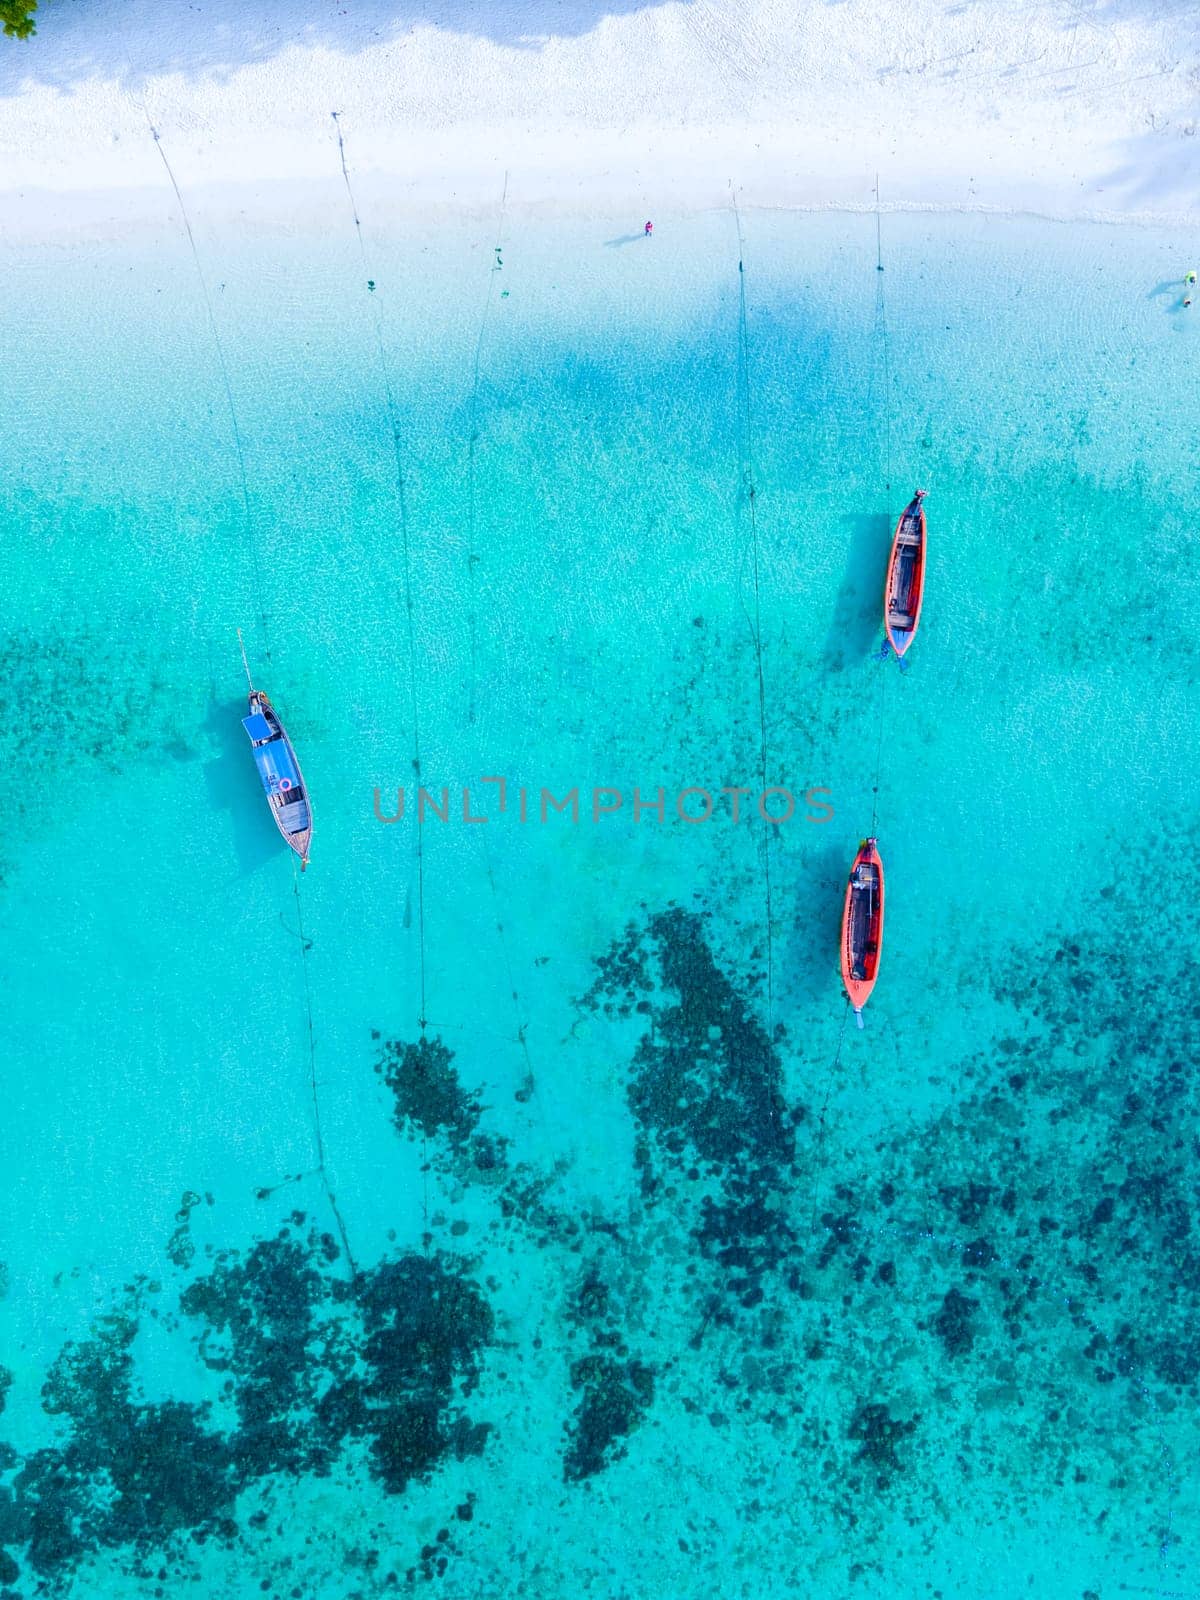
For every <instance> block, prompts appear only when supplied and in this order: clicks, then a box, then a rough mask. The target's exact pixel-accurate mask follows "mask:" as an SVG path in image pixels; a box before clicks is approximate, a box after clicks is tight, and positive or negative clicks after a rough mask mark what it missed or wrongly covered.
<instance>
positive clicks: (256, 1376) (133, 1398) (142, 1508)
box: [0, 1217, 493, 1591]
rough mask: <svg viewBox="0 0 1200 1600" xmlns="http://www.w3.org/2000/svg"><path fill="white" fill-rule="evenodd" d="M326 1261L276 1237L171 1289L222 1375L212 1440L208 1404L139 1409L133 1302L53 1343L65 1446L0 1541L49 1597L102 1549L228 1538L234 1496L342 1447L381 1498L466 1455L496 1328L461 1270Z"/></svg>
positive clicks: (39, 1475) (43, 1457)
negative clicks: (357, 1459)
mask: <svg viewBox="0 0 1200 1600" xmlns="http://www.w3.org/2000/svg"><path fill="white" fill-rule="evenodd" d="M302 1220H303V1218H302V1217H301V1218H300V1221H302ZM334 1261H336V1252H335V1254H334ZM332 1265H333V1263H332V1262H331V1260H330V1256H329V1252H328V1251H327V1249H326V1247H325V1240H324V1237H323V1236H320V1235H318V1234H316V1233H315V1232H314V1233H311V1234H310V1235H309V1236H308V1237H307V1239H304V1238H299V1237H297V1236H296V1235H295V1234H294V1233H292V1232H289V1231H288V1230H284V1231H283V1232H281V1233H280V1234H279V1235H278V1236H277V1237H276V1238H274V1239H269V1240H261V1241H259V1242H258V1243H256V1244H255V1245H254V1246H253V1247H252V1248H251V1249H250V1250H248V1251H246V1252H245V1253H238V1252H232V1251H230V1252H226V1253H225V1254H224V1255H223V1256H221V1257H220V1258H219V1259H218V1261H217V1262H216V1264H215V1265H214V1267H213V1268H212V1270H211V1271H210V1272H209V1273H208V1274H207V1275H206V1276H205V1277H203V1278H199V1279H197V1280H195V1281H194V1282H192V1283H191V1284H190V1285H189V1286H188V1287H187V1288H186V1289H185V1291H184V1293H183V1294H182V1296H181V1300H180V1309H181V1311H182V1312H183V1313H184V1315H185V1316H187V1317H190V1318H192V1319H194V1320H195V1322H196V1324H197V1325H198V1328H199V1337H198V1341H197V1351H198V1355H199V1357H200V1359H201V1360H202V1361H203V1362H204V1363H205V1365H207V1366H208V1367H209V1368H210V1369H215V1370H217V1371H219V1372H222V1373H224V1374H226V1375H227V1381H226V1395H225V1398H226V1400H227V1402H228V1408H229V1411H230V1412H231V1413H232V1417H233V1419H234V1421H233V1426H231V1427H226V1428H225V1429H222V1428H221V1427H220V1426H219V1423H220V1422H222V1421H224V1420H225V1419H224V1416H223V1415H222V1414H221V1413H220V1412H219V1410H218V1408H215V1407H211V1406H209V1405H187V1404H184V1403H183V1402H182V1401H179V1400H167V1401H164V1402H161V1403H156V1404H147V1403H146V1402H144V1401H143V1400H142V1399H141V1398H140V1397H139V1395H138V1393H137V1383H136V1377H135V1369H134V1362H133V1357H132V1347H133V1342H134V1339H135V1336H136V1334H137V1330H138V1312H139V1307H138V1305H137V1302H136V1298H135V1299H131V1303H130V1306H129V1308H128V1309H126V1310H125V1311H124V1312H122V1313H121V1314H119V1315H113V1316H110V1317H108V1318H106V1319H104V1320H103V1321H102V1322H101V1323H100V1324H98V1326H97V1328H96V1329H95V1331H94V1334H93V1336H92V1337H91V1338H89V1339H88V1340H85V1341H83V1342H81V1343H78V1344H71V1345H68V1346H66V1347H65V1349H64V1350H63V1352H62V1354H61V1355H60V1357H59V1359H58V1361H57V1362H56V1363H55V1365H54V1367H53V1369H52V1370H51V1373H50V1375H49V1377H48V1379H47V1382H46V1384H45V1387H44V1390H43V1404H44V1407H45V1410H46V1411H47V1412H48V1413H49V1414H50V1415H52V1416H56V1417H58V1418H60V1419H61V1420H62V1422H63V1423H64V1424H65V1428H66V1432H65V1437H64V1439H63V1441H62V1442H61V1443H59V1444H57V1445H55V1446H53V1447H51V1448H48V1449H44V1450H40V1451H38V1452H36V1453H34V1454H33V1455H31V1456H29V1457H28V1458H27V1459H26V1460H25V1462H24V1465H23V1466H22V1468H21V1470H20V1471H19V1472H18V1474H17V1476H16V1478H15V1479H14V1481H13V1484H12V1489H11V1493H10V1492H9V1491H4V1492H3V1493H0V1543H7V1544H8V1545H10V1546H11V1547H14V1548H19V1547H21V1546H24V1547H26V1550H25V1558H24V1559H25V1561H26V1563H27V1564H28V1566H29V1567H30V1568H31V1569H32V1571H33V1572H34V1573H35V1574H36V1575H37V1576H38V1578H39V1580H41V1581H43V1582H44V1583H45V1584H47V1585H48V1588H49V1590H51V1591H54V1590H56V1589H57V1588H59V1587H61V1586H62V1585H63V1584H65V1583H66V1582H68V1581H69V1578H70V1575H71V1573H72V1571H73V1570H74V1569H75V1567H76V1566H77V1564H78V1563H79V1561H80V1560H81V1559H83V1558H84V1557H85V1556H88V1555H90V1554H91V1553H93V1552H95V1551H96V1550H99V1549H103V1548H110V1547H126V1548H129V1549H131V1550H132V1551H133V1552H134V1553H135V1555H136V1557H137V1558H139V1559H141V1558H143V1557H147V1556H148V1555H149V1554H150V1553H151V1552H153V1551H155V1550H161V1549H165V1548H167V1547H168V1546H170V1545H171V1544H172V1543H173V1542H174V1541H175V1540H176V1539H177V1538H179V1537H181V1536H187V1537H189V1538H190V1539H192V1540H203V1539H205V1538H210V1537H215V1538H219V1539H229V1538H231V1537H232V1536H233V1535H234V1534H235V1533H236V1528H235V1525H234V1521H233V1512H234V1507H235V1503H236V1499H237V1496H238V1495H239V1494H240V1493H241V1492H242V1491H243V1490H245V1489H246V1488H247V1487H249V1486H250V1485H252V1484H254V1483H256V1482H260V1481H262V1480H263V1479H264V1478H266V1477H267V1476H268V1475H270V1474H275V1473H285V1474H288V1475H298V1474H301V1473H305V1472H315V1473H318V1474H320V1473H324V1472H328V1471H329V1470H330V1466H331V1464H332V1463H333V1462H334V1461H335V1460H336V1459H337V1458H338V1457H339V1456H340V1455H341V1453H342V1452H343V1450H344V1448H345V1447H346V1446H347V1445H348V1444H350V1443H352V1442H361V1443H362V1444H363V1445H364V1446H365V1449H366V1459H367V1462H368V1464H369V1468H370V1470H371V1472H372V1474H373V1476H374V1477H375V1478H376V1479H377V1480H378V1481H379V1483H380V1484H381V1485H382V1487H383V1488H384V1489H385V1491H387V1492H389V1493H398V1492H399V1491H401V1490H402V1489H403V1488H405V1487H406V1485H407V1484H409V1483H410V1482H411V1481H413V1480H414V1479H421V1480H427V1479H428V1478H430V1477H431V1476H432V1474H433V1473H434V1472H435V1470H436V1469H437V1467H438V1465H439V1464H440V1463H441V1462H442V1461H444V1460H446V1459H459V1460H461V1459H463V1458H464V1457H465V1456H467V1455H469V1454H475V1453H478V1452H479V1451H480V1450H481V1449H482V1448H483V1446H484V1444H485V1442H486V1439H487V1434H488V1428H487V1425H486V1424H482V1423H476V1422H474V1421H472V1419H471V1418H470V1417H468V1416H467V1415H466V1414H465V1412H464V1411H463V1409H462V1404H461V1402H462V1399H463V1397H464V1396H465V1395H467V1394H469V1393H470V1392H471V1391H472V1390H473V1388H474V1387H475V1385H476V1383H477V1381H478V1371H479V1358H480V1355H481V1352H482V1350H483V1348H484V1347H485V1346H486V1345H487V1344H488V1343H489V1342H490V1341H491V1339H492V1335H493V1316H492V1312H491V1308H490V1307H489V1305H488V1303H487V1301H486V1299H485V1298H484V1296H483V1294H482V1292H481V1291H480V1290H479V1289H478V1288H477V1287H476V1286H475V1285H474V1283H473V1282H472V1281H471V1280H470V1279H469V1277H467V1275H466V1274H465V1272H464V1270H463V1267H462V1265H461V1263H459V1262H458V1261H456V1260H454V1259H451V1258H447V1257H443V1256H430V1257H427V1256H416V1255H413V1256H403V1257H401V1258H399V1259H397V1260H390V1261H385V1262H382V1263H380V1264H379V1265H378V1266H376V1267H373V1268H371V1269H370V1270H367V1271H363V1272H360V1273H358V1274H357V1276H356V1277H354V1278H353V1279H352V1280H350V1281H347V1280H346V1279H345V1278H344V1277H341V1276H333V1275H331V1267H332Z"/></svg>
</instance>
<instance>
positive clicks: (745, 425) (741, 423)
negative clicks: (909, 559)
mask: <svg viewBox="0 0 1200 1600" xmlns="http://www.w3.org/2000/svg"><path fill="white" fill-rule="evenodd" d="M733 220H734V224H735V226H736V228H737V242H738V345H737V348H738V362H737V384H738V444H739V454H740V456H741V465H742V473H741V477H742V488H743V490H744V492H745V495H746V501H747V504H748V505H749V508H750V554H751V561H752V570H753V575H754V615H753V617H752V618H751V617H750V616H749V613H747V620H748V621H749V622H750V631H751V634H752V636H753V638H754V654H755V660H756V662H757V669H758V728H759V770H760V775H761V779H762V788H763V790H765V789H766V787H767V688H766V676H765V674H764V671H763V649H762V600H761V587H760V582H759V551H758V513H757V506H756V500H757V491H756V485H755V476H754V418H753V411H752V408H751V399H750V334H749V329H748V326H747V320H746V269H745V252H744V250H743V245H742V219H741V215H740V213H739V211H738V204H737V195H736V193H734V194H733ZM742 609H743V611H745V609H746V608H745V602H744V601H743V602H742ZM762 859H763V889H764V898H765V901H766V911H767V1037H768V1039H773V1038H774V1036H775V944H774V940H775V934H774V929H773V926H772V924H773V920H774V919H773V912H772V901H771V827H770V824H769V823H764V831H763V845H762Z"/></svg>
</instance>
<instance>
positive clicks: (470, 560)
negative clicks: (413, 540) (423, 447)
mask: <svg viewBox="0 0 1200 1600" xmlns="http://www.w3.org/2000/svg"><path fill="white" fill-rule="evenodd" d="M507 205H508V173H507V172H505V174H504V190H503V193H502V194H501V196H500V216H499V220H498V221H497V224H496V247H495V258H494V260H493V262H492V265H491V269H490V270H489V272H488V286H487V295H486V297H485V299H484V302H483V316H482V317H481V318H480V320H479V337H478V339H476V341H475V361H474V365H473V368H472V373H471V407H470V417H469V423H468V426H469V429H470V435H469V438H468V441H467V597H468V606H469V613H468V615H469V622H470V630H471V641H470V678H469V680H468V682H469V685H470V688H469V692H468V696H467V721H468V722H471V723H473V722H474V721H475V691H476V688H477V685H478V657H479V628H478V621H477V619H476V615H475V607H476V583H475V567H476V565H477V563H478V560H479V557H478V555H477V553H476V549H475V525H476V505H477V496H476V484H475V446H476V444H477V442H478V439H479V429H478V416H479V373H480V369H481V364H482V360H483V341H484V337H485V335H486V334H487V325H488V317H489V314H490V312H491V309H492V300H493V297H494V295H495V285H496V274H497V273H498V272H500V271H501V270H502V268H503V265H504V263H503V262H502V260H501V258H500V253H501V251H502V249H503V248H504V213H505V208H506V207H507Z"/></svg>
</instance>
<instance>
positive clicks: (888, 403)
mask: <svg viewBox="0 0 1200 1600" xmlns="http://www.w3.org/2000/svg"><path fill="white" fill-rule="evenodd" d="M883 281H884V269H883V221H882V217H881V214H880V208H879V174H878V173H876V174H875V327H874V334H875V343H876V345H877V346H878V348H879V351H880V355H881V357H882V361H883V479H884V513H885V516H886V518H887V526H888V529H889V531H890V529H891V526H892V399H893V397H892V359H891V345H890V341H889V338H888V324H887V305H886V303H885V301H884V294H883ZM870 388H871V389H873V388H874V370H872V375H871V384H870ZM886 651H887V643H886V640H885V642H884V652H886ZM882 676H883V683H882V685H881V686H880V690H879V732H878V737H877V739H876V744H875V777H874V781H873V783H872V785H871V834H872V836H874V834H875V832H876V829H877V828H878V825H879V776H880V773H881V771H882V769H883V732H884V726H885V719H884V706H885V702H886V700H887V680H888V674H887V673H886V672H885V673H884V674H883V675H882Z"/></svg>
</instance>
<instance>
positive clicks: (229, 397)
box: [142, 106, 271, 661]
mask: <svg viewBox="0 0 1200 1600" xmlns="http://www.w3.org/2000/svg"><path fill="white" fill-rule="evenodd" d="M142 115H143V116H144V117H145V119H146V126H147V127H148V128H149V129H150V133H151V135H152V136H153V139H154V147H155V149H156V150H157V151H158V154H159V159H160V160H161V162H162V164H163V167H164V169H165V171H166V174H167V177H168V178H169V179H170V183H171V188H172V189H173V190H174V191H175V198H176V200H177V201H178V202H179V215H180V217H181V218H182V221H183V227H184V232H185V233H186V234H187V240H188V244H189V245H190V247H191V251H192V261H193V262H194V264H195V267H196V276H197V278H198V279H199V280H200V293H201V295H202V296H203V299H204V309H205V311H206V312H207V313H208V326H209V329H210V330H211V332H212V338H213V345H214V346H215V348H216V352H217V364H218V366H219V367H220V369H221V382H222V383H223V384H224V386H225V400H226V403H227V405H228V407H229V423H230V427H231V428H232V429H233V443H234V448H235V449H236V451H237V459H238V468H239V471H240V473H241V480H242V512H243V517H244V521H245V529H244V532H245V539H246V544H247V545H248V546H249V549H250V559H251V562H252V564H253V568H254V593H255V599H256V600H257V602H258V619H257V620H258V627H259V633H260V634H261V638H262V648H263V654H264V656H265V657H266V659H267V660H268V661H270V659H271V647H270V644H269V642H268V639H267V615H266V609H265V607H264V605H263V576H262V563H261V561H260V559H259V554H258V546H257V544H256V543H255V540H254V532H253V519H252V516H251V512H250V480H249V476H248V474H247V472H246V452H245V448H244V447H243V445H242V430H241V428H240V427H239V426H238V419H237V407H236V406H235V405H234V402H233V384H232V382H231V381H230V377H229V363H228V362H227V361H226V359H225V346H224V344H223V343H222V342H221V331H220V329H219V328H218V326H217V318H216V313H215V311H214V310H213V302H212V295H211V294H210V293H209V288H208V280H207V278H205V276H204V268H203V266H202V265H201V262H200V252H199V250H198V249H197V248H196V236H195V234H194V233H193V232H192V224H191V219H190V218H189V216H188V209H187V206H186V205H185V204H184V200H183V192H182V190H181V189H180V187H179V183H178V180H177V179H176V177H175V172H174V169H173V168H172V166H171V163H170V161H169V160H168V159H167V152H166V150H165V149H164V148H163V142H162V137H161V135H160V134H159V131H158V129H157V128H156V127H155V126H154V123H153V122H152V121H151V120H150V113H149V112H148V111H147V110H146V108H145V106H143V107H142Z"/></svg>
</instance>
